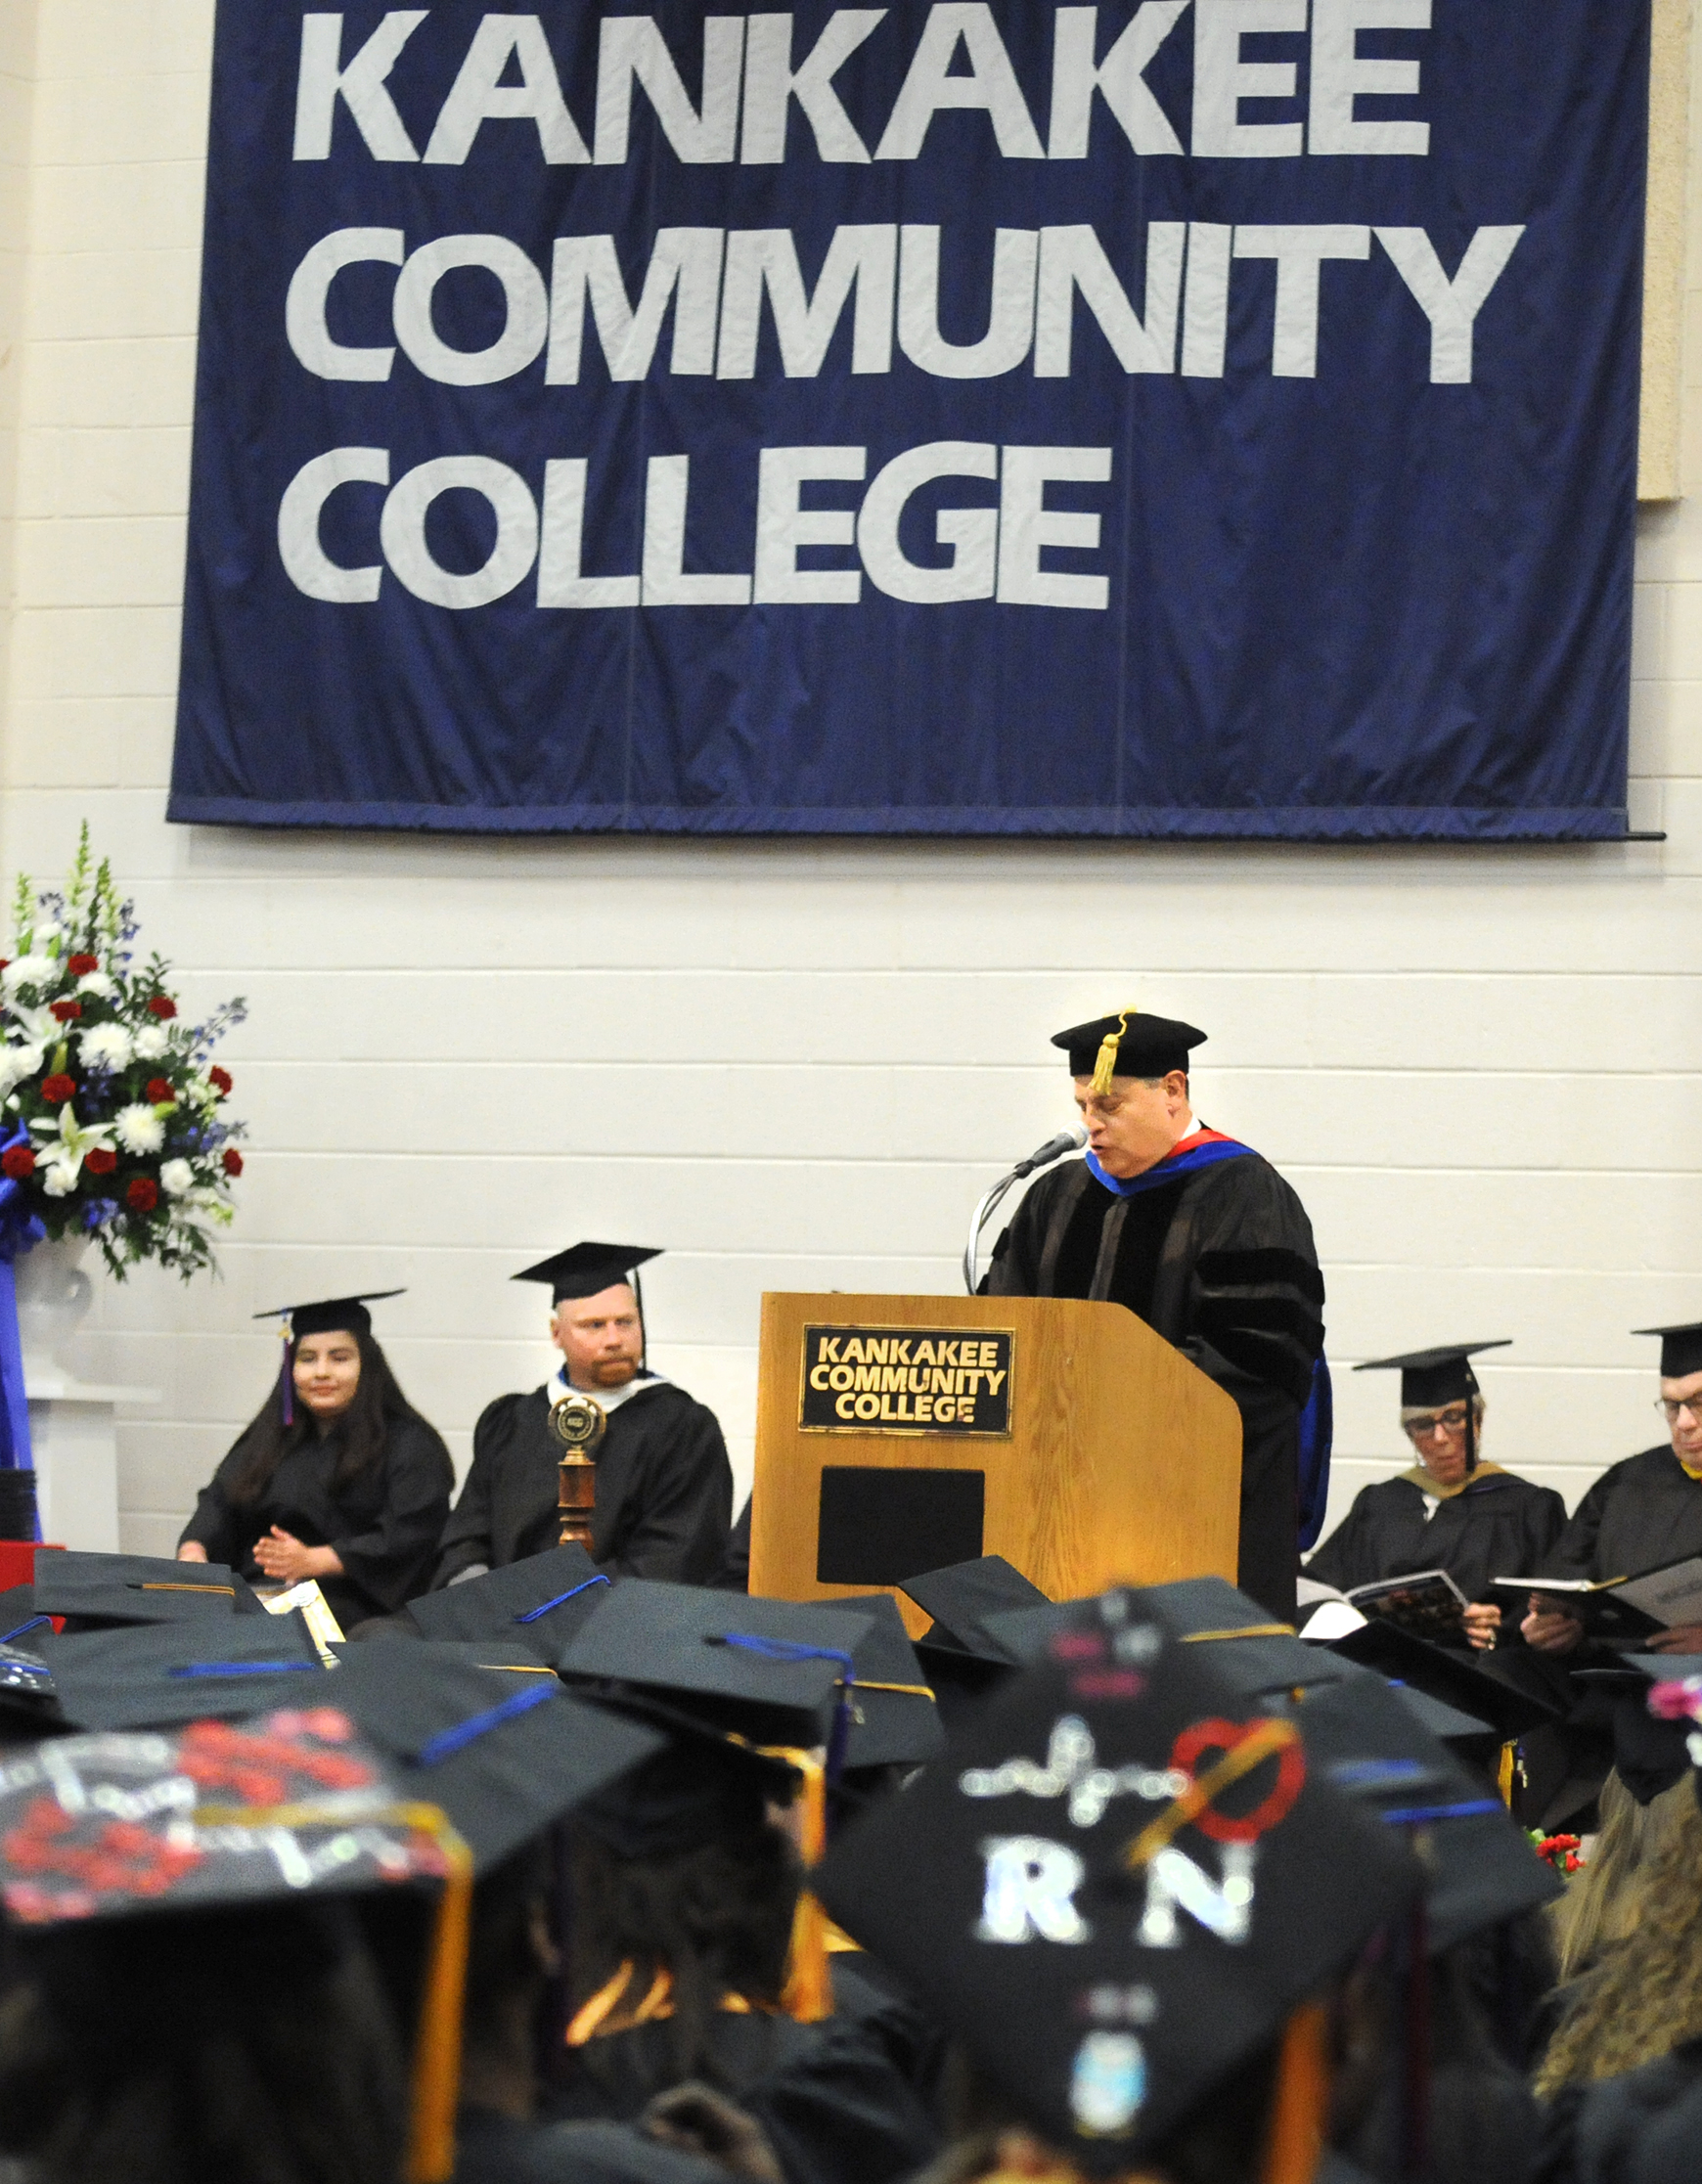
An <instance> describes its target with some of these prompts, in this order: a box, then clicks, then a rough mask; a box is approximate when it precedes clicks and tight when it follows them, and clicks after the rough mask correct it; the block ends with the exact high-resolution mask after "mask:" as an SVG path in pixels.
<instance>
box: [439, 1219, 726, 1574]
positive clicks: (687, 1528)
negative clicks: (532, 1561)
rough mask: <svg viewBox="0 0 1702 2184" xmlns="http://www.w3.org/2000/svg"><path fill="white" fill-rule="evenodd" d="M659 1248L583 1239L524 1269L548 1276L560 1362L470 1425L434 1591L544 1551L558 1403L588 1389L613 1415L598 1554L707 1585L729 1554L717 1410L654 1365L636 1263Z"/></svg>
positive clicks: (621, 1568) (555, 1519)
mask: <svg viewBox="0 0 1702 2184" xmlns="http://www.w3.org/2000/svg"><path fill="white" fill-rule="evenodd" d="M659 1256H660V1254H659V1253H658V1252H654V1251H647V1250H644V1249H642V1248H640V1247H639V1246H638V1245H636V1244H600V1243H581V1244H574V1245H573V1246H571V1248H570V1249H568V1250H566V1251H561V1252H558V1253H556V1255H555V1256H554V1257H553V1258H550V1259H545V1260H542V1261H540V1262H539V1264H538V1265H537V1266H535V1267H528V1268H526V1269H525V1270H524V1271H523V1272H522V1273H517V1274H515V1276H514V1277H513V1278H514V1279H515V1281H533V1282H548V1283H549V1285H550V1295H551V1301H552V1307H553V1309H552V1312H551V1315H550V1339H551V1341H552V1342H553V1343H554V1344H555V1345H556V1348H557V1349H558V1350H560V1353H561V1363H560V1367H559V1368H558V1370H557V1371H556V1373H555V1374H554V1375H553V1376H552V1378H551V1379H550V1380H548V1381H547V1382H546V1383H545V1384H544V1386H543V1387H541V1388H533V1389H531V1390H530V1391H528V1392H527V1393H525V1394H515V1395H508V1396H499V1397H498V1398H497V1399H496V1401H495V1402H494V1403H493V1404H489V1405H488V1406H487V1407H486V1409H485V1410H484V1412H483V1414H482V1415H481V1417H480V1418H479V1421H478V1423H477V1425H476V1426H474V1428H473V1431H472V1466H471V1469H470V1471H469V1472H468V1475H467V1483H466V1485H465V1486H464V1487H463V1488H462V1490H461V1496H460V1499H459V1500H458V1501H457V1502H456V1504H455V1508H454V1511H453V1513H452V1514H451V1516H450V1519H449V1522H448V1524H447V1526H446V1527H445V1528H444V1533H443V1539H442V1546H441V1552H440V1554H439V1557H438V1562H437V1570H436V1575H435V1576H434V1577H433V1579H432V1581H431V1582H432V1589H433V1590H436V1589H437V1588H439V1587H440V1586H443V1585H447V1584H453V1583H454V1582H456V1580H457V1579H458V1578H470V1577H476V1576H479V1575H481V1574H482V1573H483V1572H484V1571H486V1570H494V1569H500V1568H501V1567H503V1566H504V1565H505V1564H507V1563H511V1562H519V1561H522V1560H523V1559H524V1558H525V1557H526V1556H527V1555H534V1554H542V1553H544V1552H545V1551H546V1549H548V1548H550V1547H554V1546H555V1545H557V1543H558V1541H559V1538H560V1519H559V1514H558V1485H559V1480H560V1470H559V1466H560V1459H561V1456H562V1454H563V1453H564V1449H563V1446H562V1443H561V1442H560V1440H559V1439H558V1438H557V1436H556V1435H555V1433H554V1432H553V1431H552V1429H551V1424H550V1416H551V1411H552V1409H553V1407H554V1405H555V1404H558V1403H559V1402H560V1401H561V1400H562V1399H564V1398H565V1397H566V1396H567V1395H568V1394H569V1392H570V1391H572V1390H578V1391H579V1392H580V1393H581V1394H583V1395H587V1396H589V1397H590V1398H591V1400H592V1401H593V1402H594V1403H595V1404H597V1405H598V1406H599V1408H600V1409H601V1410H602V1411H603V1412H604V1414H605V1419H606V1426H605V1431H604V1434H603V1437H602V1439H601V1441H600V1442H599V1443H598V1445H597V1449H596V1466H597V1478H596V1506H595V1512H594V1516H593V1522H592V1542H591V1552H592V1554H593V1556H594V1557H595V1559H596V1561H597V1563H598V1566H599V1567H600V1568H601V1569H603V1570H605V1571H606V1572H608V1573H610V1574H612V1575H614V1576H617V1577H627V1578H651V1579H659V1580H664V1581H667V1582H672V1583H675V1584H705V1583H707V1582H709V1581H710V1580H711V1579H712V1578H713V1577H714V1575H715V1574H716V1572H717V1570H718V1569H719V1568H720V1566H721V1561H722V1557H723V1555H724V1554H725V1552H726V1548H727V1535H728V1527H729V1524H730V1522H731V1519H732V1515H733V1471H732V1467H731V1465H730V1464H729V1463H728V1460H727V1445H726V1443H725V1442H724V1441H723V1439H722V1437H721V1428H720V1425H719V1424H718V1422H717V1421H716V1417H715V1413H714V1412H713V1411H712V1410H709V1409H707V1408H706V1407H705V1406H704V1405H703V1404H700V1403H696V1402H694V1400H693V1399H692V1397H690V1396H689V1395H688V1394H687V1393H686V1391H685V1389H684V1388H680V1387H676V1386H675V1384H674V1383H673V1382H672V1381H671V1380H669V1379H668V1378H667V1377H666V1376H665V1375H664V1374H662V1373H659V1372H652V1371H650V1370H649V1368H648V1367H647V1365H646V1363H645V1325H644V1311H643V1306H642V1303H641V1300H640V1297H639V1292H638V1276H637V1270H638V1268H640V1267H641V1266H643V1265H644V1264H645V1263H646V1261H648V1260H650V1259H655V1258H658V1257H659Z"/></svg>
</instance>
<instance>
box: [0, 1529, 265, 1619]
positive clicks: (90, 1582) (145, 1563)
mask: <svg viewBox="0 0 1702 2184" xmlns="http://www.w3.org/2000/svg"><path fill="white" fill-rule="evenodd" d="M17 1589H19V1590H22V1587H19V1588H17ZM31 1596H32V1598H33V1601H34V1606H35V1612H36V1613H37V1614H38V1615H49V1616H63V1617H65V1618H66V1622H67V1627H74V1628H77V1629H96V1628H99V1627H102V1626H103V1625H108V1624H122V1623H183V1622H186V1621H188V1620H189V1619H190V1618H191V1617H195V1616H219V1617H228V1616H230V1615H232V1614H237V1615H263V1614H264V1613H265V1611H264V1609H263V1608H262V1607H261V1606H260V1602H259V1600H258V1598H257V1597H256V1596H255V1594H254V1592H253V1590H252V1588H251V1587H250V1586H249V1585H248V1583H247V1582H246V1580H245V1579H243V1578H241V1577H239V1576H238V1574H237V1572H236V1571H234V1570H231V1569H227V1568H226V1566H225V1565H224V1564H223V1563H222V1562H174V1561H170V1560H168V1559H167V1558H166V1557H165V1556H163V1555H147V1554H93V1553H84V1552H83V1551H81V1550H80V1549H78V1548H75V1547H40V1548H37V1550H36V1555H35V1582H34V1584H33V1586H32V1587H31Z"/></svg>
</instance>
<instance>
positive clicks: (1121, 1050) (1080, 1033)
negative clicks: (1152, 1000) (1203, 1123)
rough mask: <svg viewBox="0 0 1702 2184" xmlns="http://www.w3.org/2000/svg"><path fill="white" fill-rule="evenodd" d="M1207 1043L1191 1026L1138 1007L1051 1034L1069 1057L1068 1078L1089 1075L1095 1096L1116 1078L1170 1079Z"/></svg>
mask: <svg viewBox="0 0 1702 2184" xmlns="http://www.w3.org/2000/svg"><path fill="white" fill-rule="evenodd" d="M1205 1041H1206V1035H1205V1033H1204V1032H1203V1031H1196V1030H1195V1029H1194V1027H1193V1025H1192V1024H1185V1023H1183V1022H1181V1021H1180V1020H1179V1019H1178V1018H1177V1017H1174V1016H1148V1015H1146V1014H1145V1013H1144V1012H1143V1011H1142V1010H1141V1009H1138V1008H1120V1009H1119V1010H1118V1011H1117V1012H1116V1014H1115V1015H1113V1016H1096V1017H1095V1018H1094V1020H1093V1022H1092V1023H1091V1024H1072V1025H1071V1026H1070V1028H1069V1030H1068V1031H1060V1032H1053V1039H1052V1043H1053V1046H1054V1047H1062V1048H1063V1049H1064V1051H1065V1052H1066V1053H1067V1054H1068V1055H1069V1060H1070V1075H1071V1076H1072V1077H1091V1078H1092V1079H1093V1080H1094V1090H1095V1091H1096V1092H1104V1091H1106V1090H1108V1089H1109V1086H1110V1081H1111V1079H1112V1078H1113V1077H1168V1076H1169V1074H1170V1072H1171V1071H1172V1070H1173V1069H1182V1070H1186V1069H1187V1057H1188V1053H1189V1051H1190V1049H1191V1048H1193V1047H1203V1046H1204V1045H1205Z"/></svg>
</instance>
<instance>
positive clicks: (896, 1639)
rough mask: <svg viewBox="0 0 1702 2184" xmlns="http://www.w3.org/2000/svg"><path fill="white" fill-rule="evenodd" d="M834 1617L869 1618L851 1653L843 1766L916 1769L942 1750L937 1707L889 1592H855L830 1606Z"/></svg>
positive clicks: (943, 1737)
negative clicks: (849, 1706)
mask: <svg viewBox="0 0 1702 2184" xmlns="http://www.w3.org/2000/svg"><path fill="white" fill-rule="evenodd" d="M832 1605H833V1608H834V1611H835V1613H839V1614H850V1615H861V1616H867V1617H868V1618H869V1628H868V1630H867V1631H866V1632H865V1634H864V1635H863V1636H862V1637H861V1638H859V1639H858V1640H857V1643H856V1644H855V1645H854V1646H853V1647H852V1649H851V1657H852V1659H853V1661H854V1662H855V1663H856V1672H857V1684H856V1689H855V1691H854V1692H853V1694H852V1716H851V1730H850V1736H849V1738H848V1740H847V1742H846V1747H845V1764H846V1766H847V1767H889V1766H905V1767H918V1766H920V1765H921V1764H922V1763H923V1762H924V1761H928V1760H931V1759H933V1758H934V1757H935V1756H936V1755H937V1754H938V1753H939V1752H941V1751H942V1750H943V1749H944V1747H945V1741H946V1735H945V1731H944V1729H943V1728H942V1727H941V1725H940V1716H939V1708H938V1706H937V1705H936V1704H935V1701H934V1694H933V1690H932V1688H931V1686H930V1685H929V1683H928V1679H927V1676H926V1675H925V1673H924V1672H923V1670H922V1665H921V1662H920V1661H919V1660H918V1656H917V1649H916V1647H915V1646H913V1645H912V1644H911V1642H910V1633H909V1632H908V1631H907V1630H906V1629H905V1627H904V1618H903V1617H902V1616H901V1615H900V1614H899V1612H898V1604H897V1602H896V1601H895V1600H894V1599H893V1597H892V1595H891V1593H890V1592H869V1593H858V1594H855V1595H853V1596H851V1597H849V1598H845V1597H841V1598H838V1599H835V1600H834V1601H833V1603H832Z"/></svg>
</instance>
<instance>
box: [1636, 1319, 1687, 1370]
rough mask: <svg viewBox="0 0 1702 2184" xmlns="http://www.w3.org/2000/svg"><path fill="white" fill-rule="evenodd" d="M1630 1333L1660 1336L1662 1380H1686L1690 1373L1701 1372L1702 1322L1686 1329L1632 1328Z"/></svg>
mask: <svg viewBox="0 0 1702 2184" xmlns="http://www.w3.org/2000/svg"><path fill="white" fill-rule="evenodd" d="M1632 1332H1633V1334H1635V1335H1659V1336H1660V1338H1661V1378H1662V1379H1663V1380H1687V1379H1688V1378H1689V1377H1690V1375H1691V1373H1693V1372H1702V1320H1693V1321H1692V1322H1691V1323H1690V1325H1688V1326H1686V1327H1634V1328H1633V1329H1632Z"/></svg>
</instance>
